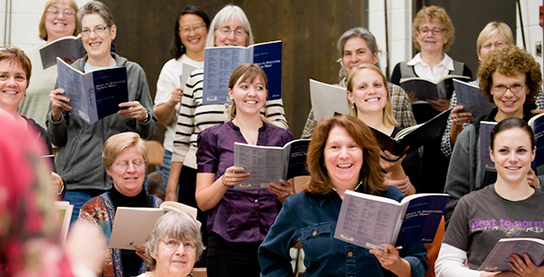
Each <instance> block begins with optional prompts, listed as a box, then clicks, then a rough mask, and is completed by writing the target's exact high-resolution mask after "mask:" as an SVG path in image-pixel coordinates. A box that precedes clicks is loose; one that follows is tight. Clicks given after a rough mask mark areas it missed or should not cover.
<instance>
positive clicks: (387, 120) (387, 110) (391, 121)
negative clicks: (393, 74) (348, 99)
mask: <svg viewBox="0 0 544 277" xmlns="http://www.w3.org/2000/svg"><path fill="white" fill-rule="evenodd" d="M363 69H371V70H374V71H376V72H377V73H378V74H380V75H381V76H382V80H383V85H384V87H385V90H386V91H387V102H386V103H385V107H384V108H383V124H384V125H385V126H388V127H394V126H396V125H397V120H396V119H395V114H394V113H393V104H392V103H391V94H390V93H389V86H388V85H387V79H386V78H385V75H383V72H382V71H381V70H380V68H378V67H377V66H375V65H373V64H361V65H359V66H357V67H356V68H353V69H352V70H351V72H350V73H349V75H348V80H347V83H346V89H347V91H348V92H350V93H353V86H354V84H353V79H354V78H355V76H356V75H357V74H358V73H359V72H360V71H362V70H363ZM349 111H350V115H352V116H354V117H357V115H358V111H357V105H355V103H353V104H352V105H350V106H349Z"/></svg>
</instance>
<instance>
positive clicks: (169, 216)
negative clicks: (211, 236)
mask: <svg viewBox="0 0 544 277" xmlns="http://www.w3.org/2000/svg"><path fill="white" fill-rule="evenodd" d="M165 237H168V238H172V239H179V240H180V241H186V240H189V241H192V242H194V244H195V246H196V249H195V251H196V259H195V261H198V259H199V258H200V255H202V252H203V251H204V244H203V243H202V235H201V234H200V227H199V225H198V223H197V221H196V220H195V219H194V218H192V217H191V216H190V215H189V214H187V213H182V212H176V211H170V212H168V213H166V214H165V215H163V216H161V217H160V218H159V219H158V220H157V223H155V227H153V230H151V233H149V236H148V237H147V242H146V243H145V254H146V256H147V257H149V259H150V260H149V264H148V265H149V267H150V268H151V269H152V270H154V269H155V267H156V266H157V261H156V260H155V259H154V258H153V257H151V253H153V254H155V255H156V254H157V249H158V247H159V243H160V242H161V240H162V239H163V238H165Z"/></svg>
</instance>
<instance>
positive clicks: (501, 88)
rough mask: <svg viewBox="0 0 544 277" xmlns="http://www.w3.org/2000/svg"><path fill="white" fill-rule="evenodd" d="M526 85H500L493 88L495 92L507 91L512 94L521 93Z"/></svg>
mask: <svg viewBox="0 0 544 277" xmlns="http://www.w3.org/2000/svg"><path fill="white" fill-rule="evenodd" d="M525 86H526V85H520V84H515V85H513V86H510V87H509V86H503V85H498V86H493V87H492V89H493V91H495V92H499V93H504V92H506V91H507V90H510V91H511V92H520V91H521V90H522V89H524V88H525Z"/></svg>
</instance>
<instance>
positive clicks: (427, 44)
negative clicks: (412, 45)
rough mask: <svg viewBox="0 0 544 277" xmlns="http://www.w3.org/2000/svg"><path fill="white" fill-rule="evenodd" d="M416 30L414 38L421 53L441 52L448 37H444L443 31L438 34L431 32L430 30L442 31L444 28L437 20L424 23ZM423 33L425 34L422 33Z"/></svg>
mask: <svg viewBox="0 0 544 277" xmlns="http://www.w3.org/2000/svg"><path fill="white" fill-rule="evenodd" d="M418 30H419V31H418V32H416V33H415V36H416V40H417V42H418V43H419V46H420V47H421V52H429V53H433V52H443V50H444V44H446V42H447V41H448V35H446V32H445V31H443V32H442V33H440V34H434V33H433V32H432V30H444V26H443V25H442V24H441V23H440V22H439V21H438V20H431V21H426V22H425V23H423V24H421V25H419V28H418ZM424 31H427V32H426V33H424Z"/></svg>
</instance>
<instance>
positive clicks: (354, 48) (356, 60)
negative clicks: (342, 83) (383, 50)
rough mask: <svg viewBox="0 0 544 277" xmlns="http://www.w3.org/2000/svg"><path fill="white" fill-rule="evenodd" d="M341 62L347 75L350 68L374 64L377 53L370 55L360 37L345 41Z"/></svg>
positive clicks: (376, 59) (370, 52)
mask: <svg viewBox="0 0 544 277" xmlns="http://www.w3.org/2000/svg"><path fill="white" fill-rule="evenodd" d="M342 61H343V63H344V67H345V68H346V72H347V73H348V74H349V73H350V72H351V69H352V68H355V67H357V66H358V65H360V64H363V63H369V64H376V62H377V61H378V53H377V52H376V53H372V51H371V50H370V48H368V45H367V44H366V42H365V40H364V39H362V38H360V37H352V38H350V39H348V40H347V41H346V44H345V45H344V52H343V53H342Z"/></svg>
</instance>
